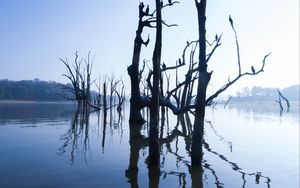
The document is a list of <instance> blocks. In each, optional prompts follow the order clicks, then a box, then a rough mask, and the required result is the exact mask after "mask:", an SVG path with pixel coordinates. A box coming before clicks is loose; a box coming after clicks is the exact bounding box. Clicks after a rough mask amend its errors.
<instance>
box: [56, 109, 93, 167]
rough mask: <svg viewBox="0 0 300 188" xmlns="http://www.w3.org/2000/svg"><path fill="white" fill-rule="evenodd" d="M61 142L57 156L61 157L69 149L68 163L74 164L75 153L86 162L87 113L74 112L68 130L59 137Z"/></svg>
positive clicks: (87, 142) (87, 147)
mask: <svg viewBox="0 0 300 188" xmlns="http://www.w3.org/2000/svg"><path fill="white" fill-rule="evenodd" d="M61 140H63V145H62V146H61V147H60V148H59V152H58V154H59V155H63V154H64V153H66V152H67V150H68V147H70V149H69V150H70V151H69V152H70V162H71V164H73V163H74V160H75V152H76V150H77V151H78V153H82V154H83V156H84V159H85V163H86V164H87V163H88V160H87V156H86V154H87V151H88V149H89V144H90V142H89V113H88V112H86V111H80V110H76V112H75V113H74V117H73V119H72V121H71V126H70V129H69V130H68V131H67V132H66V133H65V134H64V135H63V136H62V137H61ZM80 142H82V143H80Z"/></svg>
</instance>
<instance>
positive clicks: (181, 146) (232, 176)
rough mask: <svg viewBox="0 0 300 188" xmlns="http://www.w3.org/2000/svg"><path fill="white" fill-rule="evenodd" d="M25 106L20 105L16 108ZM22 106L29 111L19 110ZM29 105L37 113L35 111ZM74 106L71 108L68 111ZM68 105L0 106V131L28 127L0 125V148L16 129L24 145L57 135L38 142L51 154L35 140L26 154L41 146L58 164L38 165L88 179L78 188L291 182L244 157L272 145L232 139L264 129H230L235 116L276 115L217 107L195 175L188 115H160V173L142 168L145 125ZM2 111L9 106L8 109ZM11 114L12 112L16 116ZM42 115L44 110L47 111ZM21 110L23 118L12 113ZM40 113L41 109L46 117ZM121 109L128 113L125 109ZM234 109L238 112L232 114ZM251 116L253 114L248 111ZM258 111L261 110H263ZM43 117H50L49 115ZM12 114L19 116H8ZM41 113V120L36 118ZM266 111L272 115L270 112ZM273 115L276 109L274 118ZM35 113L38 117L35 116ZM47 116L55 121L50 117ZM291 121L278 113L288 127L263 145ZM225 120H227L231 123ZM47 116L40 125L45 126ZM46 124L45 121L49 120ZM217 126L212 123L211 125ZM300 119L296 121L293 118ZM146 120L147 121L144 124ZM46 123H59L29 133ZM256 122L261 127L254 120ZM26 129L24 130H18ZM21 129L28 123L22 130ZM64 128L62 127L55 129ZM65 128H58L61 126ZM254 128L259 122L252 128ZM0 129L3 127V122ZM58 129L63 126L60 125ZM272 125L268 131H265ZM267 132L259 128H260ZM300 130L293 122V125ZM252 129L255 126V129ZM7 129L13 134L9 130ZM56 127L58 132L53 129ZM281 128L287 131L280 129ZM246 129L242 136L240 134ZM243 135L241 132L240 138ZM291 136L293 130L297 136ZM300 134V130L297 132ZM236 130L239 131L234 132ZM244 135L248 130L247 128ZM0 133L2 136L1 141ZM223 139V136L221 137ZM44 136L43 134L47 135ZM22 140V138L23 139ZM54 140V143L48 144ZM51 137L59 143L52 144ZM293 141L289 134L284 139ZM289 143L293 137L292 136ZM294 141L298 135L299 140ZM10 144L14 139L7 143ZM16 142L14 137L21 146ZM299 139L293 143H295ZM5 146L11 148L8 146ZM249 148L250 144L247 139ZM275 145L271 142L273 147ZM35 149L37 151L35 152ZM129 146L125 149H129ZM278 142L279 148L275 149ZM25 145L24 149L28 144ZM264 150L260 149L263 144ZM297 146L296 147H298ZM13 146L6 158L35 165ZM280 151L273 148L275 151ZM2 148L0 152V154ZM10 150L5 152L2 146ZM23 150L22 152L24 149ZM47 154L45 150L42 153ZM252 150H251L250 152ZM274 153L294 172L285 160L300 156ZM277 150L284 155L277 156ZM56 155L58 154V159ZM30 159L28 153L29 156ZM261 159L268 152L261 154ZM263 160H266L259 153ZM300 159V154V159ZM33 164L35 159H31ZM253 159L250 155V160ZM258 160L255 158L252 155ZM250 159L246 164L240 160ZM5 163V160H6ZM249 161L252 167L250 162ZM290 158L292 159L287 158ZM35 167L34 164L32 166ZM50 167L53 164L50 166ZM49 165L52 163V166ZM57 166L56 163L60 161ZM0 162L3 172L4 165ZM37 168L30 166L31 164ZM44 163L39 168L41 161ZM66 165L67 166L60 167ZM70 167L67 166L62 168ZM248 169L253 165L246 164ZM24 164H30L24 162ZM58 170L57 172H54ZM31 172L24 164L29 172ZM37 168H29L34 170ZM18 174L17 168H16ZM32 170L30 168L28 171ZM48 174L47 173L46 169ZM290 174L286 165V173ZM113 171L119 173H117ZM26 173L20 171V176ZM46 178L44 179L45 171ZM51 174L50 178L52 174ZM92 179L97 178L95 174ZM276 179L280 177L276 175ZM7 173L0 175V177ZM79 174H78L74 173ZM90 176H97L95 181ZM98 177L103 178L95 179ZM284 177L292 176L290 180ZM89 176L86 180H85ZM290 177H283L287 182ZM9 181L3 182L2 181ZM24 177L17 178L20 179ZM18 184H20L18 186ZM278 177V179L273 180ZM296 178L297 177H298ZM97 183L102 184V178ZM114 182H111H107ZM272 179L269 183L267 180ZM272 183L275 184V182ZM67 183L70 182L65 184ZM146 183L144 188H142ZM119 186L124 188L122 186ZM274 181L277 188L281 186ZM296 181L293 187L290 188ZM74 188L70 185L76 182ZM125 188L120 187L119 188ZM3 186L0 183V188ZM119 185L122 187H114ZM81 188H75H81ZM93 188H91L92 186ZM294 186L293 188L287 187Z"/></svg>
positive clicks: (146, 144)
mask: <svg viewBox="0 0 300 188" xmlns="http://www.w3.org/2000/svg"><path fill="white" fill-rule="evenodd" d="M21 106H22V105H21ZM24 106H26V105H24ZM32 106H34V105H33V104H32ZM70 106H71V105H70ZM70 106H65V107H63V105H60V106H59V105H57V106H56V108H55V110H54V108H52V107H53V106H51V105H48V106H47V105H45V106H43V105H40V106H39V107H40V109H38V107H33V108H36V110H33V109H31V107H30V108H29V107H28V106H27V107H21V108H19V107H18V106H15V107H9V108H11V110H7V111H6V110H4V109H3V106H2V109H1V107H0V111H1V112H3V113H5V115H3V114H0V115H1V117H2V118H1V120H0V125H3V123H1V122H6V124H7V125H10V124H11V122H14V124H15V122H20V123H21V127H22V126H25V128H23V129H20V128H19V127H20V126H0V129H1V131H0V141H1V142H3V143H6V142H8V141H7V140H8V137H5V136H6V135H5V134H6V133H8V131H10V130H13V131H12V132H11V135H15V134H16V133H18V135H21V134H22V131H24V132H25V131H27V132H25V133H23V134H22V137H24V140H26V141H28V140H29V139H28V138H27V137H29V136H27V134H30V133H31V134H30V135H31V136H32V135H38V134H42V135H44V134H43V131H46V132H47V131H48V130H49V132H51V131H53V130H54V129H55V130H56V131H55V132H54V133H52V134H50V135H48V136H49V137H47V139H43V140H42V141H48V140H55V141H56V142H54V141H53V143H52V144H53V145H54V149H53V150H51V149H48V148H49V146H51V144H49V145H43V143H42V144H40V142H41V141H40V140H38V139H36V138H35V139H36V140H34V139H33V138H32V139H31V143H33V146H32V145H29V146H28V148H29V147H34V148H35V149H36V150H37V151H38V152H37V153H42V152H39V147H41V148H43V150H42V151H43V152H46V153H47V152H48V153H52V154H54V155H55V156H56V157H57V158H58V159H53V158H55V157H53V155H49V156H51V157H52V158H50V157H49V158H46V159H43V160H41V159H40V161H43V162H44V161H47V162H49V161H50V162H49V164H51V165H49V166H51V167H52V166H54V167H53V169H51V170H52V171H51V173H53V172H55V170H56V168H58V170H57V171H59V170H61V171H62V170H65V169H67V170H69V171H67V172H73V171H74V169H77V168H78V169H79V170H80V171H84V173H88V172H90V173H89V174H86V175H85V174H84V173H82V174H80V176H82V178H81V179H80V178H78V182H77V183H78V185H82V186H81V187H85V186H84V184H80V182H79V181H83V180H82V179H86V178H88V177H89V178H90V179H93V178H95V179H97V178H98V179H97V180H101V181H99V182H97V183H95V184H97V185H98V186H101V185H103V183H104V182H106V184H105V185H108V184H107V182H111V181H113V182H114V183H115V184H114V185H116V186H113V187H124V186H125V187H126V185H127V186H129V187H133V188H135V187H182V188H183V187H196V188H202V187H218V188H221V187H253V186H255V185H256V184H258V185H259V186H262V187H271V185H272V186H274V185H275V186H279V187H280V185H283V183H282V184H280V182H284V183H286V182H288V181H289V180H290V179H289V178H290V177H287V178H285V179H280V178H281V175H279V173H278V172H279V171H281V169H280V168H276V170H274V169H273V168H275V167H274V166H275V165H274V166H268V165H266V166H267V167H270V169H271V170H270V169H267V168H266V167H265V166H264V164H265V163H270V161H272V160H274V159H271V158H270V157H261V158H253V159H252V158H251V160H250V157H249V156H248V155H249V153H252V152H254V153H255V152H259V151H260V152H261V151H262V150H267V149H266V148H269V145H267V144H266V145H257V142H254V145H255V147H256V146H257V147H262V148H263V149H261V150H256V149H254V150H251V151H247V150H250V148H247V147H248V146H250V145H247V144H240V143H239V141H241V142H243V140H242V139H244V138H241V137H238V139H236V140H235V139H233V138H235V137H232V135H235V134H239V133H240V132H242V131H244V128H251V129H253V128H256V129H255V131H256V133H257V132H259V131H260V130H261V128H262V126H255V125H253V126H252V125H250V124H247V123H249V122H248V121H244V120H242V121H241V120H240V121H239V123H240V122H241V123H244V124H247V126H245V125H242V126H232V123H233V122H232V120H231V119H232V117H233V118H237V119H238V118H239V116H240V113H241V114H244V115H245V114H247V116H250V117H249V118H250V119H253V118H254V117H257V116H256V115H255V114H256V113H260V115H266V117H264V118H274V116H275V117H279V114H278V113H274V114H275V115H274V116H273V115H272V116H267V114H270V113H271V112H272V111H273V109H271V110H269V111H266V112H261V111H258V112H256V111H255V109H252V110H251V108H250V107H247V106H246V107H245V108H246V109H243V108H242V107H238V108H234V107H230V105H229V106H228V109H223V108H222V110H220V109H218V107H216V110H215V112H214V113H215V115H216V116H217V117H211V116H208V117H209V119H208V120H207V121H206V123H205V137H204V139H205V140H204V141H203V146H202V147H203V152H204V160H203V161H202V166H201V167H198V168H195V167H191V165H190V152H191V145H192V142H191V135H192V131H193V127H192V123H191V122H193V116H192V115H190V114H183V115H181V116H178V117H177V116H173V115H172V114H168V113H167V110H166V113H165V114H164V115H162V116H161V120H160V127H159V143H160V148H159V151H160V168H155V167H149V168H148V165H147V156H148V153H147V152H148V148H149V141H148V132H149V125H148V123H147V122H146V123H144V124H131V125H128V124H127V120H126V118H127V117H128V115H127V114H126V111H122V112H121V113H118V112H117V110H116V109H111V110H107V111H106V112H105V111H104V110H101V111H99V112H93V113H90V112H89V113H84V112H82V111H76V110H75V111H74V109H72V108H71V107H70ZM5 108H6V107H5ZM13 108H15V109H14V110H13ZM26 108H27V111H28V110H31V111H32V115H31V116H26V117H25V115H24V113H27V114H29V113H28V112H26V110H25V109H26ZM44 108H46V109H44ZM19 109H23V110H21V112H20V111H19V112H17V111H18V110H19ZM43 109H44V110H43ZM123 109H124V110H126V107H124V108H123ZM237 109H238V110H237ZM249 109H250V110H249ZM261 109H262V107H261ZM46 110H49V112H47V111H46ZM13 111H16V112H13ZM41 111H42V112H43V111H44V112H43V113H41ZM270 111H271V112H270ZM275 111H276V110H274V112H275ZM7 112H12V113H15V114H14V115H10V114H8V113H7ZM34 113H35V114H34ZM46 113H50V114H49V117H47V115H46ZM51 113H52V114H51ZM147 114H148V113H147V109H145V111H144V116H145V117H147ZM249 114H250V115H249ZM291 114H293V109H292V108H291V112H289V114H286V115H285V114H283V116H282V117H281V118H282V121H283V122H285V124H284V125H285V126H273V124H271V123H269V122H267V123H268V124H267V128H268V131H267V132H266V133H262V134H263V136H265V137H264V138H266V139H267V135H266V134H269V131H270V130H269V129H272V126H273V127H275V128H280V131H278V130H279V129H278V130H276V131H278V132H279V133H280V138H281V134H282V132H281V128H282V130H284V129H286V128H291V127H292V128H294V127H296V126H288V125H294V124H288V125H286V122H287V121H286V119H285V118H286V117H287V116H288V115H291ZM225 116H228V117H229V116H230V117H229V118H228V117H226V118H225ZM23 117H24V118H25V120H22V118H23ZM44 117H45V119H43V118H44ZM47 118H48V119H47ZM214 118H215V119H216V120H215V119H214ZM293 118H294V119H296V120H297V122H299V115H297V116H296V115H295V117H293ZM297 118H298V119H297ZM145 119H146V118H145ZM218 119H219V120H220V121H225V119H226V120H227V119H229V121H230V123H231V124H224V127H225V128H223V129H222V126H221V127H220V125H219V124H221V123H222V122H220V121H218ZM44 121H48V122H49V124H56V125H59V126H44V128H43V129H38V128H34V129H33V128H30V127H40V123H41V122H44ZM256 121H258V120H256ZM22 122H23V123H22ZM24 122H27V123H26V124H25V123H24ZM57 122H61V123H57ZM62 122H63V123H62ZM255 123H259V122H255ZM4 124H5V123H4ZM62 124H63V126H61V125H62ZM269 124H271V125H269ZM262 125H264V124H262ZM297 125H298V123H297ZM254 126H255V127H254ZM11 127H12V129H11ZM57 128H58V129H57ZM283 128H284V129H283ZM225 129H229V130H228V132H230V134H228V133H227V132H225V131H224V130H225ZM236 129H239V131H240V132H238V131H237V130H236ZM242 129H243V130H242ZM241 130H242V131H241ZM295 130H296V129H295ZM298 130H299V129H298ZM5 131H6V132H5ZM235 131H237V132H235ZM246 131H247V129H246ZM291 132H295V131H294V129H292V131H291ZM1 133H2V134H1ZM226 133H227V134H226ZM45 135H46V136H47V134H45ZM26 136H27V137H26ZM50 136H51V137H50ZM55 136H56V137H55ZM289 136H290V135H289ZM292 136H293V135H292ZM297 136H298V135H297ZM10 137H11V136H10ZM18 138H19V137H16V139H18ZM298 138H299V136H298V137H297V139H298ZM246 139H248V140H249V139H250V140H251V139H252V138H250V137H247V138H245V140H246ZM11 140H12V139H10V140H9V141H11ZM115 140H118V141H120V142H117V144H112V143H113V142H114V143H116V142H115ZM122 140H123V141H122ZM251 141H252V140H251ZM271 141H273V140H271ZM292 141H293V142H291V141H289V140H288V138H287V137H285V139H284V142H283V140H280V142H279V141H278V143H283V144H281V146H280V147H282V148H283V147H286V146H288V145H289V144H290V145H293V144H294V145H295V143H296V142H295V141H294V140H292ZM16 142H18V143H17V144H15V143H11V144H15V145H16V146H18V144H20V143H21V142H20V141H16ZM37 143H39V144H40V145H38V144H37ZM128 143H129V146H128V145H127V144H128ZM276 143H277V142H276ZM25 144H26V143H25ZM264 144H265V143H264ZM296 145H297V144H296ZM16 146H15V147H14V148H13V149H12V150H13V152H11V153H13V154H11V156H16V155H22V156H25V157H22V158H21V159H18V160H24V161H25V162H27V161H26V160H29V159H31V158H32V155H28V156H26V153H25V154H24V153H22V152H21V151H23V152H24V151H25V149H23V150H20V151H19V150H17V149H16V148H21V147H16ZM276 146H277V145H276ZM5 147H6V146H3V145H2V146H0V151H1V152H2V154H7V153H9V152H7V151H9V150H5V149H6V148H5ZM241 147H245V149H244V150H243V151H242V152H244V153H241ZM3 148H4V149H3ZM7 148H8V147H7ZM28 148H26V149H28ZM44 148H47V149H44ZM251 149H252V148H251ZM288 150H289V148H285V150H284V151H287V152H289V151H288ZM275 151H276V153H275V152H274V151H273V150H271V151H270V150H268V151H266V152H269V153H268V154H269V155H270V156H272V157H274V158H275V159H276V158H278V157H276V155H277V154H278V155H279V154H280V155H282V156H284V157H286V158H287V160H286V159H284V160H285V161H287V162H286V164H289V163H292V164H291V165H293V166H295V162H294V161H292V162H289V161H288V159H289V158H288V157H290V156H288V155H291V153H292V154H293V156H297V153H296V154H295V152H294V153H293V152H290V153H288V154H287V155H284V154H285V153H281V152H277V151H278V150H275ZM279 151H281V150H279ZM57 153H58V154H59V155H57ZM30 154H31V153H30ZM264 154H265V153H264ZM258 155H263V154H258ZM298 155H299V153H298ZM35 156H37V158H38V155H35ZM252 156H253V155H251V157H252ZM254 156H256V155H254ZM64 158H67V159H65V160H62V159H64ZM245 158H247V160H243V159H245ZM3 159H5V160H4V161H8V157H6V158H3ZM3 159H2V160H3ZM248 159H249V160H248ZM259 159H266V162H264V160H259ZM292 159H293V158H292ZM31 160H32V159H31ZM52 160H53V161H52ZM297 160H298V159H297ZM51 161H52V163H53V164H52V163H51ZM58 161H59V162H58ZM274 161H275V162H273V163H270V164H272V165H273V164H281V163H279V162H282V161H280V160H279V162H278V160H277V161H276V160H274ZM3 163H4V162H2V163H1V164H2V166H3ZM32 163H35V162H32ZM41 163H42V162H41ZM62 163H64V164H62ZM65 163H67V164H65ZM248 163H251V164H248ZM25 164H27V163H25ZM14 165H15V164H14V163H11V164H10V166H9V167H8V166H7V167H6V169H11V168H14V167H15V166H14ZM55 165H56V166H55ZM28 166H29V165H28ZM33 166H34V165H33ZM249 166H250V167H249ZM21 167H22V168H21ZM21 167H20V169H23V166H21ZM29 167H30V168H28V169H32V168H31V167H32V166H29ZM37 167H38V168H39V169H40V168H41V169H46V168H44V167H43V166H37V165H36V169H37ZM47 168H50V167H47ZM288 168H289V169H290V166H288ZM116 169H118V170H116ZM272 170H274V171H276V172H274V173H273V174H270V171H272ZM22 172H23V171H22ZM45 172H48V171H47V170H45ZM49 172H50V171H49ZM51 173H50V174H47V173H45V176H49V177H50V176H51V175H52V174H51ZM95 173H96V174H97V175H95ZM277 173H278V174H277ZM293 173H296V176H297V172H295V169H293ZM1 174H2V175H3V174H5V172H4V171H3V172H2V173H1V170H0V175H1ZM66 174H68V176H69V178H72V179H75V177H76V176H75V175H74V176H73V175H72V174H73V173H66ZM74 174H76V173H74ZM93 174H94V176H97V177H94V176H92V175H93ZM99 174H101V175H99ZM287 174H289V173H287ZM88 175H89V176H88ZM287 176H288V175H287ZM6 177H7V176H6ZM20 177H21V176H20ZM20 177H18V179H20ZM274 177H275V178H274ZM297 177H298V176H297ZM101 178H102V179H101ZM112 179H113V180H112ZM271 179H272V181H271ZM274 179H275V181H274ZM66 181H69V182H67V183H70V180H66ZM145 181H146V183H145ZM291 181H292V183H291V185H295V184H297V180H293V179H292V178H291ZM123 182H124V183H123ZM278 182H279V183H278ZM295 182H296V183H295ZM73 183H74V182H73ZM122 183H123V184H122ZM1 185H3V184H1V182H0V186H1ZM117 185H122V186H117ZM79 187H80V186H79ZM95 187H96V186H95ZM289 187H293V186H289Z"/></svg>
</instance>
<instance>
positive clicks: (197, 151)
mask: <svg viewBox="0 0 300 188" xmlns="http://www.w3.org/2000/svg"><path fill="white" fill-rule="evenodd" d="M195 3H196V8H197V12H198V24H199V26H198V27H199V28H198V29H199V47H200V49H199V64H198V69H199V70H198V71H199V78H198V88H197V96H196V111H195V120H194V130H193V136H192V151H191V160H192V166H201V162H202V156H203V152H202V141H203V133H204V116H205V106H206V101H205V100H206V89H207V85H208V83H209V80H210V76H211V74H210V73H208V72H207V64H206V36H205V34H206V29H205V20H206V16H205V12H206V0H201V1H200V2H198V1H197V0H195Z"/></svg>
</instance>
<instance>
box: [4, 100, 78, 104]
mask: <svg viewBox="0 0 300 188" xmlns="http://www.w3.org/2000/svg"><path fill="white" fill-rule="evenodd" d="M26 103H53V104H57V103H62V104H73V103H74V102H71V101H38V100H18V99H0V104H26Z"/></svg>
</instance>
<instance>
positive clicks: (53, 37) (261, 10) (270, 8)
mask: <svg viewBox="0 0 300 188" xmlns="http://www.w3.org/2000/svg"><path fill="white" fill-rule="evenodd" d="M101 2H102V3H101ZM153 2H154V1H150V0H146V1H144V3H145V4H150V10H152V9H153V7H154V4H153ZM164 2H167V1H166V0H164ZM138 4H139V1H137V0H132V1H124V0H123V1H122V0H117V1H99V0H87V1H83V0H64V1H62V0H51V1H50V0H43V1H38V0H26V1H24V0H23V1H22V0H9V1H5V0H0V23H1V26H0V27H1V29H0V42H1V45H0V57H1V58H0V67H1V68H0V79H10V80H28V79H34V78H39V79H41V80H46V81H48V80H53V81H58V82H66V81H67V80H66V79H65V78H64V77H63V76H62V74H63V73H64V71H65V68H64V66H63V64H62V63H61V62H60V61H59V58H63V59H65V58H67V59H68V60H69V61H72V60H73V59H74V54H75V51H78V53H79V56H81V57H86V55H87V54H88V52H89V51H91V54H92V55H95V61H94V68H93V76H94V78H95V77H97V76H99V75H102V76H103V75H107V76H110V75H111V74H114V75H115V76H116V77H122V79H123V80H124V81H125V83H126V84H127V85H128V84H129V76H128V75H127V66H129V65H130V64H131V59H132V51H133V41H134V37H135V31H136V29H137V21H138ZM229 14H230V15H231V16H232V18H233V20H234V25H235V28H236V30H237V34H238V38H239V42H240V52H241V64H242V71H250V67H251V66H252V65H253V66H254V67H255V68H256V69H259V67H260V66H261V61H262V59H263V57H264V55H265V54H267V53H269V52H272V54H271V56H270V57H269V58H268V59H267V63H266V66H265V72H264V73H262V74H260V75H256V76H254V77H247V78H243V79H242V80H240V81H239V82H238V83H237V84H236V85H235V86H234V87H232V88H231V89H230V90H228V92H227V93H235V91H236V90H239V89H241V88H243V87H252V86H254V85H256V86H262V87H278V88H283V87H287V86H289V85H293V84H299V1H298V0H286V1H279V0H252V1H249V0H248V1H247V0H244V1H241V0H227V1H221V0H216V1H209V0H208V2H207V22H206V23H207V39H208V40H211V41H212V40H213V39H214V36H215V34H216V33H218V34H219V35H220V34H221V33H223V37H222V45H221V46H220V48H218V49H217V51H216V53H215V56H214V57H213V58H212V61H211V62H209V69H210V70H213V71H214V72H213V75H212V79H211V82H210V86H209V92H212V91H214V90H216V89H218V88H219V87H221V86H222V84H224V83H226V82H227V79H228V77H229V76H230V78H233V77H235V75H236V74H237V72H238V70H237V60H236V48H235V39H234V35H233V32H232V30H231V27H230V24H229V22H228V16H229ZM163 19H164V20H165V21H167V23H169V24H173V23H176V24H178V26H177V27H172V28H166V27H164V28H163V29H164V30H163V51H162V53H163V55H162V58H163V59H162V61H164V62H165V64H166V65H169V66H171V65H174V64H175V60H176V59H178V58H179V57H180V56H181V53H182V49H183V48H184V46H185V44H186V41H187V40H189V41H191V40H195V39H197V35H198V34H197V27H198V26H197V21H196V9H195V7H194V0H189V1H188V0H185V1H183V0H181V1H180V4H176V5H175V6H173V7H168V8H166V9H165V10H164V11H163ZM148 34H149V35H150V45H149V46H148V47H147V48H144V47H143V48H142V51H143V53H142V57H141V60H143V59H147V60H151V55H152V50H153V48H152V47H153V43H154V41H155V33H154V32H153V29H152V30H151V29H146V30H145V31H144V36H145V38H146V37H147V36H148ZM184 73H185V72H181V74H182V76H184ZM126 90H127V91H130V88H129V86H127V89H126Z"/></svg>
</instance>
